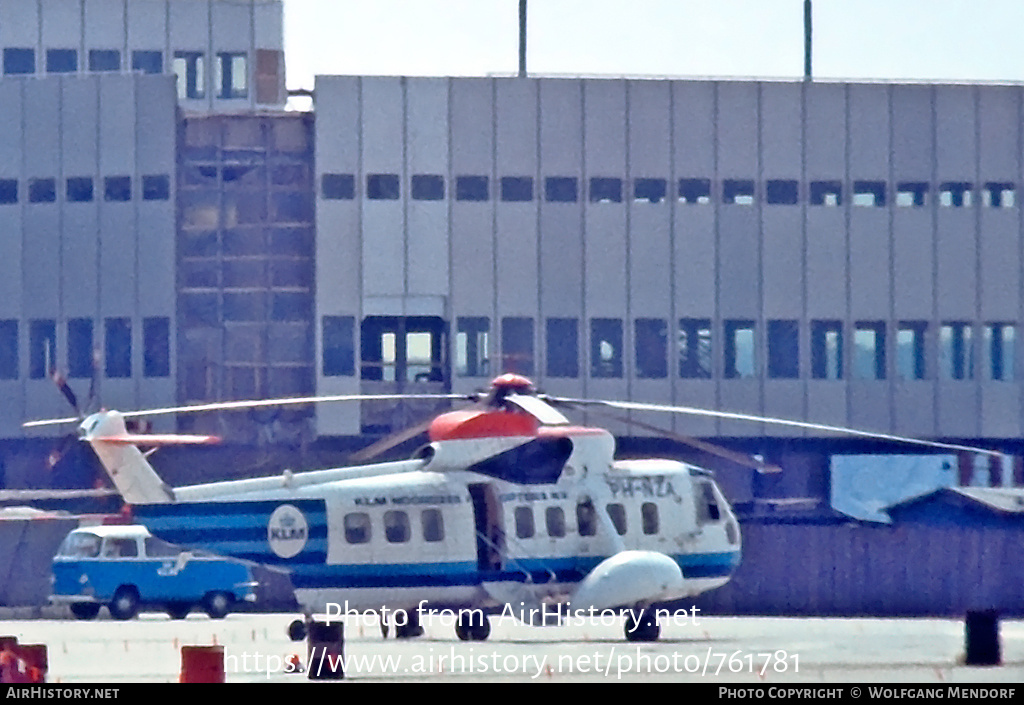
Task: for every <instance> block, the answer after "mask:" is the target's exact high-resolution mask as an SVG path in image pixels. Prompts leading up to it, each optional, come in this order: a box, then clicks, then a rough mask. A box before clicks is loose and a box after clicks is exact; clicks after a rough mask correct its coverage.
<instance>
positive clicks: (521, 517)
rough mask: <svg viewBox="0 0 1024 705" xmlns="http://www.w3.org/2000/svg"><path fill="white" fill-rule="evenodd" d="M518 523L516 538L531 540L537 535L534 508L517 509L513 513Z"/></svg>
mask: <svg viewBox="0 0 1024 705" xmlns="http://www.w3.org/2000/svg"><path fill="white" fill-rule="evenodd" d="M513 515H514V517H515V521H516V538H520V539H531V538H533V535H534V534H536V533H537V529H536V527H535V526H534V525H533V507H516V508H515V512H514V513H513Z"/></svg>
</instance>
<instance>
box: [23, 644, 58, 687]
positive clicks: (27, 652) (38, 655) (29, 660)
mask: <svg viewBox="0 0 1024 705" xmlns="http://www.w3.org/2000/svg"><path fill="white" fill-rule="evenodd" d="M15 652H16V653H17V654H18V656H19V657H20V658H21V660H22V661H23V662H24V663H25V673H27V674H28V680H29V682H30V683H45V682H46V672H47V671H48V670H50V663H49V660H48V659H47V657H46V644H20V645H18V646H17V648H15Z"/></svg>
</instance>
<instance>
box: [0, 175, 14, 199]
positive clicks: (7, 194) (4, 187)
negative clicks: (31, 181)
mask: <svg viewBox="0 0 1024 705" xmlns="http://www.w3.org/2000/svg"><path fill="white" fill-rule="evenodd" d="M17 202H18V180H17V179H0V204H4V205H6V204H9V203H17Z"/></svg>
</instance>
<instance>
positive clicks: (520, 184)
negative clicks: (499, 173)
mask: <svg viewBox="0 0 1024 705" xmlns="http://www.w3.org/2000/svg"><path fill="white" fill-rule="evenodd" d="M501 200H503V201H509V202H512V203H523V202H526V201H532V200H533V177H531V176H503V177H501Z"/></svg>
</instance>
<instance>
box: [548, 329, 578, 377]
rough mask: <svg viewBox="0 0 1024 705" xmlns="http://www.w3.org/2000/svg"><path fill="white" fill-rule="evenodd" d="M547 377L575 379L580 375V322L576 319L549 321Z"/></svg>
mask: <svg viewBox="0 0 1024 705" xmlns="http://www.w3.org/2000/svg"><path fill="white" fill-rule="evenodd" d="M547 352H548V354H547V376H548V377H568V378H572V379H575V378H576V377H579V374H580V361H579V321H578V320H577V319H575V318H549V319H548V320H547Z"/></svg>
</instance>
